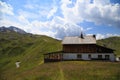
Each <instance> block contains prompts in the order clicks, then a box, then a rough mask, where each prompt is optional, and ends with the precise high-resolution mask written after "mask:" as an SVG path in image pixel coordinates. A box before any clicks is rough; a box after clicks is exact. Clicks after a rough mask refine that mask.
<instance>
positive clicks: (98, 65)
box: [1, 61, 120, 80]
mask: <svg viewBox="0 0 120 80" xmlns="http://www.w3.org/2000/svg"><path fill="white" fill-rule="evenodd" d="M23 67H24V65H23V64H21V67H20V68H16V67H13V68H12V69H8V70H6V71H5V72H4V73H2V74H5V75H1V77H2V78H3V80H120V63H119V62H101V61H63V62H54V63H42V64H38V65H37V66H36V67H34V68H30V69H27V70H24V68H23Z"/></svg>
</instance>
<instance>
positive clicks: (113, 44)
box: [97, 37, 120, 56]
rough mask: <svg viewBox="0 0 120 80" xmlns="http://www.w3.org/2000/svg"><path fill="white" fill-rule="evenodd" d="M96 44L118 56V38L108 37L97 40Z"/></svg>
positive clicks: (119, 40)
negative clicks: (112, 50) (110, 49)
mask: <svg viewBox="0 0 120 80" xmlns="http://www.w3.org/2000/svg"><path fill="white" fill-rule="evenodd" d="M97 44H99V45H102V46H105V47H108V48H112V49H114V50H115V51H114V52H115V54H116V55H117V56H120V37H110V38H106V39H102V40H98V41H97Z"/></svg>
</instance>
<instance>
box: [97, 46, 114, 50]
mask: <svg viewBox="0 0 120 80" xmlns="http://www.w3.org/2000/svg"><path fill="white" fill-rule="evenodd" d="M96 47H99V48H104V49H107V50H112V51H115V49H111V48H108V47H105V46H100V45H96Z"/></svg>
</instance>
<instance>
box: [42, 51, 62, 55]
mask: <svg viewBox="0 0 120 80" xmlns="http://www.w3.org/2000/svg"><path fill="white" fill-rule="evenodd" d="M60 53H63V51H56V52H50V53H46V54H43V55H48V54H60Z"/></svg>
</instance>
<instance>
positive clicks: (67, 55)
mask: <svg viewBox="0 0 120 80" xmlns="http://www.w3.org/2000/svg"><path fill="white" fill-rule="evenodd" d="M78 54H81V58H78V57H77V55H78ZM89 54H90V55H91V58H89ZM98 55H102V58H103V59H105V55H109V59H110V61H115V56H114V54H113V53H63V60H72V59H75V60H77V59H78V60H79V59H82V60H92V59H98Z"/></svg>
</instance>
